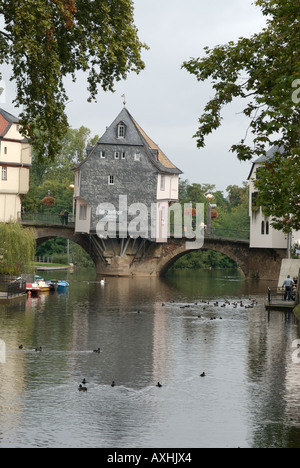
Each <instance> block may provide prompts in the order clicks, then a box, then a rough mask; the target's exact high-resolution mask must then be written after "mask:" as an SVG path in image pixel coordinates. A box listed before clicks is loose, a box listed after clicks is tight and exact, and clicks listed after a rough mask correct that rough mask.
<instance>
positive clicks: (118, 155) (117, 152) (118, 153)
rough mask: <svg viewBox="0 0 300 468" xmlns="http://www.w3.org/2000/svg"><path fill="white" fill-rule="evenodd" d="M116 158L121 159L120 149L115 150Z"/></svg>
mask: <svg viewBox="0 0 300 468" xmlns="http://www.w3.org/2000/svg"><path fill="white" fill-rule="evenodd" d="M115 159H120V152H119V151H116V152H115Z"/></svg>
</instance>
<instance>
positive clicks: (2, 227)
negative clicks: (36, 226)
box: [0, 223, 36, 275]
mask: <svg viewBox="0 0 300 468" xmlns="http://www.w3.org/2000/svg"><path fill="white" fill-rule="evenodd" d="M35 247H36V244H35V238H34V235H33V232H32V230H31V229H25V228H23V227H22V226H21V225H20V224H18V223H0V274H2V275H19V274H21V273H23V272H24V268H25V267H26V266H27V265H30V263H31V262H32V261H33V260H34V254H35Z"/></svg>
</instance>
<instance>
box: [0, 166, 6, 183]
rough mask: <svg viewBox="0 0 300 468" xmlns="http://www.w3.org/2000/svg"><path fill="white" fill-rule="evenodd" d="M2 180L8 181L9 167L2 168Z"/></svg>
mask: <svg viewBox="0 0 300 468" xmlns="http://www.w3.org/2000/svg"><path fill="white" fill-rule="evenodd" d="M1 179H2V180H7V167H6V166H2V171H1Z"/></svg>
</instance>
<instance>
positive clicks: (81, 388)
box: [78, 384, 87, 392]
mask: <svg viewBox="0 0 300 468" xmlns="http://www.w3.org/2000/svg"><path fill="white" fill-rule="evenodd" d="M78 390H79V391H80V392H87V388H86V387H83V386H82V385H81V384H80V385H79V387H78Z"/></svg>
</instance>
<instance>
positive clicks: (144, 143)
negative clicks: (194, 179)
mask: <svg viewBox="0 0 300 468" xmlns="http://www.w3.org/2000/svg"><path fill="white" fill-rule="evenodd" d="M120 122H122V123H124V125H125V126H126V132H125V136H124V138H122V140H120V139H119V138H118V135H117V131H116V129H117V126H118V124H119V123H120ZM98 144H110V145H120V144H122V145H130V146H141V147H144V148H145V149H146V152H147V154H148V157H149V159H150V161H151V162H152V164H154V166H155V167H156V168H157V169H158V170H159V171H160V172H166V173H171V174H182V171H181V170H180V169H178V168H177V167H176V166H175V165H174V164H173V163H172V162H171V161H170V160H169V159H168V158H167V156H166V155H165V154H164V153H163V151H162V150H161V149H160V148H159V146H158V145H157V144H156V143H154V141H153V140H151V138H149V137H148V135H147V134H146V133H145V132H144V130H143V129H142V128H141V127H140V125H139V124H138V123H137V122H136V121H135V119H134V118H133V117H132V115H131V114H130V113H129V112H128V110H127V109H126V108H125V107H124V108H123V109H122V111H121V112H120V114H119V115H118V117H117V118H116V119H115V120H114V121H113V123H112V124H111V125H110V126H109V127H108V128H107V129H106V132H105V133H104V135H103V136H102V137H101V138H100V140H99V142H98Z"/></svg>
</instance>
